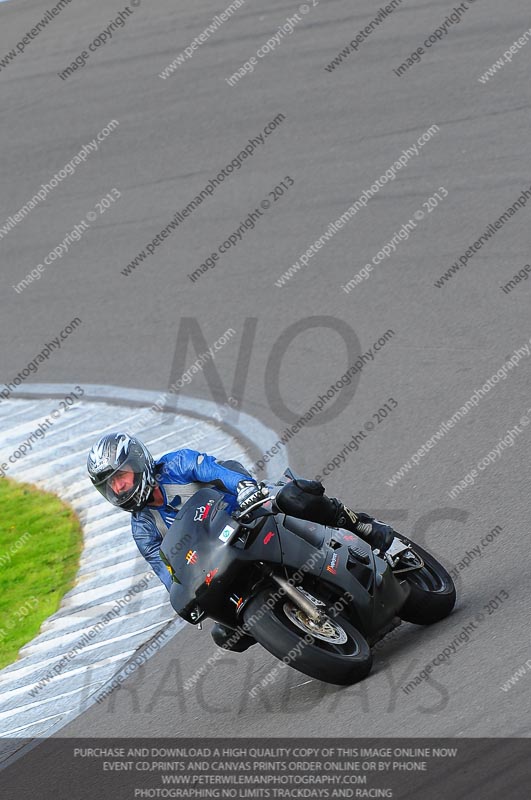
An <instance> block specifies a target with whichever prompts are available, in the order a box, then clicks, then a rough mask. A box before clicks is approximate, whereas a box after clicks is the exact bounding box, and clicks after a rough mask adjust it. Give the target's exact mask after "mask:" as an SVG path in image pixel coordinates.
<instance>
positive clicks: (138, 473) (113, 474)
mask: <svg viewBox="0 0 531 800" xmlns="http://www.w3.org/2000/svg"><path fill="white" fill-rule="evenodd" d="M144 467H145V464H144V462H143V460H142V458H141V457H140V456H139V455H136V454H134V453H130V454H129V455H128V456H127V458H126V459H125V460H124V461H123V463H122V464H120V466H119V467H118V469H114V470H112V469H109V470H107V471H106V472H104V473H103V474H100V476H99V477H98V480H97V481H95V483H94V486H95V487H96V489H97V490H98V492H100V494H102V495H103V497H105V499H106V500H108V501H109V503H112V504H113V506H118V507H119V508H120V507H121V506H123V505H124V504H125V503H127V502H128V500H130V499H131V498H132V497H133V495H134V494H135V492H136V491H137V490H138V489H139V487H140V486H141V485H142V483H143V474H144Z"/></svg>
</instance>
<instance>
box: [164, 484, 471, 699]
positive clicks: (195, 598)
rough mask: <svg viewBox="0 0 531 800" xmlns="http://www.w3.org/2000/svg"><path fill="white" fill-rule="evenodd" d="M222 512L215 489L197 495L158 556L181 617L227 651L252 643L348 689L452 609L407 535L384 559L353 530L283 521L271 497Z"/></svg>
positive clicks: (431, 566) (442, 583)
mask: <svg viewBox="0 0 531 800" xmlns="http://www.w3.org/2000/svg"><path fill="white" fill-rule="evenodd" d="M284 477H285V478H286V480H293V479H294V478H295V476H294V475H293V473H292V472H291V470H290V469H287V470H286V472H285V473H284ZM284 482H286V481H284ZM280 483H282V481H281V482H280ZM277 485H278V484H277ZM226 509H227V503H226V501H225V499H224V497H223V495H222V494H221V493H220V492H219V491H218V490H216V489H214V488H210V487H208V488H203V489H201V490H199V491H198V492H196V494H195V495H194V496H193V497H191V498H190V499H189V500H188V501H187V502H186V503H185V504H184V505H183V507H182V508H181V510H180V512H179V514H178V515H177V517H176V519H175V521H174V523H173V524H172V526H171V527H170V528H169V530H168V533H167V534H166V536H165V537H164V539H163V542H162V546H161V550H160V553H161V558H162V560H163V561H164V563H165V564H166V566H167V568H168V570H169V572H170V575H171V577H172V585H171V589H170V602H171V605H172V606H173V608H174V609H175V611H176V612H177V613H178V614H179V616H181V617H182V618H183V619H185V620H186V621H187V622H190V623H192V624H197V625H198V626H199V627H201V622H202V620H203V619H205V618H206V617H209V618H211V619H213V620H215V621H216V622H220V623H222V624H223V625H225V626H228V627H229V628H231V629H234V635H233V636H231V637H230V641H229V645H230V646H227V649H230V650H233V651H238V650H240V651H241V650H243V649H246V647H248V646H249V641H250V640H249V637H252V643H254V641H256V642H259V643H260V644H261V645H262V646H263V647H265V649H266V650H268V651H269V652H270V653H272V654H273V655H274V656H276V657H277V658H278V659H281V660H284V661H285V662H286V663H289V665H290V666H292V667H294V668H295V669H297V670H299V671H300V672H302V673H304V674H305V675H308V676H310V677H312V678H316V679H318V680H320V681H324V682H327V683H333V684H338V685H348V684H353V683H357V682H358V681H360V680H362V679H363V678H365V677H366V676H367V675H368V674H369V672H370V669H371V666H372V653H371V647H373V646H374V645H375V644H376V642H378V641H380V640H381V639H382V638H383V637H384V636H386V635H387V634H388V633H389V632H390V631H392V630H393V629H394V628H396V627H397V626H398V625H400V624H401V623H402V621H404V622H411V623H415V624H417V625H429V624H432V623H434V622H437V621H439V620H441V619H443V618H444V617H446V616H447V615H448V614H450V612H451V611H452V609H453V607H454V604H455V599H456V593H455V587H454V584H453V581H452V579H451V577H450V575H449V574H448V572H447V571H446V570H445V569H444V567H443V566H442V565H441V564H440V563H439V562H438V561H437V560H436V559H435V558H434V557H433V556H432V555H430V554H429V553H428V552H427V551H426V550H424V549H423V548H422V547H420V546H419V545H417V544H415V543H414V542H412V541H411V540H409V539H407V538H406V537H404V536H402V535H401V534H399V533H397V534H396V535H395V538H394V540H393V543H392V545H391V547H390V548H389V549H388V550H387V552H385V553H384V554H379V551H377V550H375V551H373V550H372V548H371V547H370V545H369V544H367V543H366V542H365V541H363V540H362V539H360V538H359V537H357V536H355V535H354V534H353V533H350V532H348V531H344V530H341V529H338V528H331V527H327V526H325V525H319V524H316V523H313V522H308V521H306V520H301V519H299V518H297V517H291V516H288V515H285V514H282V513H279V512H278V511H277V510H276V509H275V507H274V498H273V497H269V498H268V499H267V500H265V501H264V503H262V504H261V506H260V507H258V508H255V509H254V510H252V511H251V512H250V513H248V514H246V515H245V516H243V517H241V518H237V516H236V514H233V515H231V514H229V513H227V511H226ZM275 512H276V513H275Z"/></svg>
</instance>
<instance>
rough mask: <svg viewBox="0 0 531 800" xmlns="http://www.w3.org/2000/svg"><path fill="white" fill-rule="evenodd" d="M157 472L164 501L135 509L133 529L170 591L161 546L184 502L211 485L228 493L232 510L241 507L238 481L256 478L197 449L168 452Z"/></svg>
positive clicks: (143, 551)
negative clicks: (222, 463)
mask: <svg viewBox="0 0 531 800" xmlns="http://www.w3.org/2000/svg"><path fill="white" fill-rule="evenodd" d="M155 475H156V477H157V483H158V485H159V487H160V489H161V492H162V495H163V497H164V505H163V506H157V507H155V506H145V507H144V508H143V509H142V510H141V511H134V512H133V514H132V519H131V529H132V533H133V538H134V540H135V542H136V544H137V547H138V549H139V550H140V552H141V553H142V555H143V556H144V558H145V559H146V561H147V562H148V563H149V564H150V565H151V567H152V568H153V571H154V572H155V574H156V575H158V577H159V578H160V580H161V581H162V583H163V584H164V586H165V587H166V589H167V590H168V591H169V590H170V587H171V577H170V574H169V572H168V570H167V568H166V566H165V564H164V562H163V561H162V559H161V557H160V554H159V548H160V545H161V542H162V539H163V537H164V536H165V534H166V532H167V530H168V528H169V527H170V525H171V524H172V522H173V521H174V520H175V517H176V516H177V512H178V511H179V509H180V508H181V506H182V504H183V503H185V502H186V501H187V500H188V499H189V498H190V497H191V496H192V495H193V494H195V492H197V491H198V490H199V489H201V488H202V487H203V486H205V485H211V486H214V487H215V488H216V489H220V491H222V492H223V493H224V494H225V499H226V501H227V503H228V508H227V511H228V512H229V513H230V512H231V511H234V510H235V509H236V507H237V503H236V491H237V489H236V487H237V485H238V483H239V482H240V481H242V480H254V478H252V477H251V476H250V475H248V474H243V473H240V472H235V471H234V470H232V469H229V468H227V467H224V466H222V465H221V464H219V463H218V462H217V461H216V459H215V458H214V456H209V455H207V454H206V453H198V452H197V451H196V450H175V451H174V452H173V453H166V455H164V456H162V458H159V459H158V460H156V461H155Z"/></svg>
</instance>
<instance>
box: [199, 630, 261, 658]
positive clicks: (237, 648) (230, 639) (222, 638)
mask: <svg viewBox="0 0 531 800" xmlns="http://www.w3.org/2000/svg"><path fill="white" fill-rule="evenodd" d="M210 633H211V634H212V638H213V639H214V641H215V643H216V644H217V645H218V647H222V648H223V649H224V650H231V651H232V652H233V653H243V651H244V650H247V648H248V647H251V646H252V645H253V644H256V639H255V638H254V637H253V636H249V635H247V634H246V633H240V631H239V630H238V631H237V630H236V629H235V628H229V626H228V625H222V624H221V622H216V623H215V625H214V626H213V628H212V630H211V631H210Z"/></svg>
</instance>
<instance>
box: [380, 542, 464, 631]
mask: <svg viewBox="0 0 531 800" xmlns="http://www.w3.org/2000/svg"><path fill="white" fill-rule="evenodd" d="M398 538H399V539H400V540H401V541H403V542H406V543H409V544H411V548H412V550H413V554H414V555H409V556H403V557H402V559H401V561H400V563H399V565H398V567H397V570H395V572H398V574H399V575H400V578H401V579H403V580H406V581H407V583H408V584H409V589H410V594H409V597H408V599H407V600H406V602H405V604H404V605H403V606H402V608H401V610H400V612H399V613H400V617H401V619H403V620H404V621H405V622H413V623H415V624H416V625H431V624H432V623H433V622H439V620H441V619H444V617H447V616H448V614H450V612H451V611H452V609H453V607H454V605H455V598H456V595H455V586H454V582H453V580H452V579H451V577H450V575H449V574H448V572H447V571H446V570H445V568H444V567H443V566H442V564H440V563H439V562H438V561H437V559H436V558H434V557H433V556H432V555H430V553H428V551H427V550H424V548H422V547H420V545H418V544H415V542H412V541H411V539H406V538H405V537H404V536H400V535H399V536H398ZM419 556H420V559H422V561H423V562H424V565H423V566H422V567H420V568H419V569H411V570H408V571H407V572H402V573H401V572H400V569H405V568H406V567H413V566H414V564H415V563H417V564H420V563H421V561H420V559H419Z"/></svg>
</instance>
